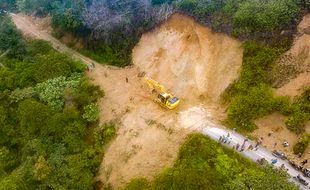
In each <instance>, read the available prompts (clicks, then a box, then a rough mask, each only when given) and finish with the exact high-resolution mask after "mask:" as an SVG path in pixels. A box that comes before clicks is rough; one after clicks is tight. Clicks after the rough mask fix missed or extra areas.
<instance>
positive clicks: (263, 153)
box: [200, 125, 310, 190]
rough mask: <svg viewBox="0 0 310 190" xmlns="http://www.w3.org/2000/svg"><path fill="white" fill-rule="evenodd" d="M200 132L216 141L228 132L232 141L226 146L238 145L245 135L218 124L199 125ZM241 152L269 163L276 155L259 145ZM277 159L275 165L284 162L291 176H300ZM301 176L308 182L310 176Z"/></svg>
mask: <svg viewBox="0 0 310 190" xmlns="http://www.w3.org/2000/svg"><path fill="white" fill-rule="evenodd" d="M200 132H201V133H203V134H205V135H207V136H209V137H211V138H212V139H214V140H216V141H218V139H219V138H220V136H223V135H224V136H226V135H227V134H228V133H229V134H230V137H231V138H232V141H231V143H230V144H229V145H228V144H226V145H227V146H229V147H232V146H233V145H236V144H237V143H239V144H240V145H241V144H242V143H243V141H244V139H245V137H244V136H242V135H240V134H238V133H236V132H233V131H232V130H228V129H225V128H224V127H221V128H219V127H218V126H215V125H214V126H204V127H201V128H200ZM250 144H252V145H253V146H254V145H255V144H256V142H254V141H248V142H247V143H246V147H248V146H249V145H250ZM240 153H241V154H243V155H244V156H245V157H247V158H249V159H251V160H253V161H256V160H258V159H261V158H265V159H266V160H267V161H268V162H269V163H271V159H275V158H276V157H274V156H273V155H272V153H271V152H270V151H269V150H267V149H266V148H264V147H261V146H260V148H259V149H258V150H257V151H254V150H251V151H249V150H245V151H243V152H240ZM277 159H278V162H277V163H276V164H275V166H276V167H280V166H281V165H282V164H284V166H285V168H287V169H288V174H290V175H291V176H292V177H294V176H297V175H298V174H300V175H301V176H303V175H302V173H301V172H299V171H297V170H296V169H295V168H293V167H292V166H291V165H290V164H289V163H288V161H287V160H281V159H279V158H277ZM303 178H304V179H305V180H306V181H307V182H308V183H309V184H310V178H306V177H304V176H303ZM290 180H291V181H293V182H295V183H296V184H297V185H299V187H300V188H301V189H307V190H309V188H308V187H306V186H304V185H302V184H300V183H298V182H296V181H295V180H294V179H293V178H291V179H290Z"/></svg>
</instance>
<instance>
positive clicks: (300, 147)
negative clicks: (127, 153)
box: [293, 134, 310, 154]
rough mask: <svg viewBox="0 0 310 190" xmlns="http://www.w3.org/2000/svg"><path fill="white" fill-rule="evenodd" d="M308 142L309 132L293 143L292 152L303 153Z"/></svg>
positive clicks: (309, 139)
mask: <svg viewBox="0 0 310 190" xmlns="http://www.w3.org/2000/svg"><path fill="white" fill-rule="evenodd" d="M309 144H310V134H305V135H303V136H302V137H301V138H300V140H299V141H298V142H297V143H296V144H295V145H294V147H293V151H294V154H299V153H302V154H303V153H304V152H305V150H306V149H307V147H308V145H309Z"/></svg>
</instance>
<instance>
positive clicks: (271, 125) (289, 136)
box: [252, 113, 310, 167]
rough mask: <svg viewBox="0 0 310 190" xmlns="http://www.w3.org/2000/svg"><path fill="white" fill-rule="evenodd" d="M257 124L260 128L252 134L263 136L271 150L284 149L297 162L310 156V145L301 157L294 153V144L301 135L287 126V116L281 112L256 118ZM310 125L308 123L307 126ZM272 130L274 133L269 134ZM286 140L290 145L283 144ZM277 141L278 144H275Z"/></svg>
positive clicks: (264, 143)
mask: <svg viewBox="0 0 310 190" xmlns="http://www.w3.org/2000/svg"><path fill="white" fill-rule="evenodd" d="M255 124H256V125H257V126H258V129H257V130H255V131H254V132H253V133H252V135H253V136H255V137H257V138H260V137H263V138H264V140H263V145H264V146H266V147H267V148H268V149H269V150H280V151H283V152H284V153H285V154H286V155H287V156H288V158H290V159H291V160H294V161H296V162H297V163H300V162H301V161H303V160H304V159H309V158H310V146H309V147H308V148H307V150H306V151H305V153H304V154H303V156H302V157H301V158H298V157H297V156H296V155H294V154H293V145H294V144H296V142H297V141H298V139H299V136H297V135H296V134H295V133H293V132H291V131H289V130H288V129H287V128H286V126H285V117H284V116H282V115H281V114H279V113H272V114H270V115H268V116H265V117H262V118H260V119H258V120H256V121H255ZM309 124H310V123H309ZM309 127H310V125H308V127H307V128H309ZM270 132H272V135H271V136H268V133H270ZM285 141H287V142H288V143H289V144H290V146H289V147H284V146H282V143H283V142H285ZM275 143H276V146H274V145H275ZM307 167H310V163H308V164H307Z"/></svg>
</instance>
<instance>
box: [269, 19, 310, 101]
mask: <svg viewBox="0 0 310 190" xmlns="http://www.w3.org/2000/svg"><path fill="white" fill-rule="evenodd" d="M309 28H310V14H308V15H305V16H304V18H303V20H302V21H301V22H300V24H299V25H298V27H297V30H298V34H297V35H296V38H295V40H294V44H293V46H292V47H291V49H290V50H289V51H287V52H286V53H285V54H284V55H283V56H282V58H281V59H280V60H279V62H278V64H277V65H276V69H275V71H274V75H275V78H277V79H276V80H275V83H274V86H275V87H278V88H277V89H275V94H276V95H279V96H285V95H287V96H291V97H294V96H298V95H300V94H301V93H302V92H303V88H304V87H305V86H309V84H310V77H309V76H310V33H308V32H307V31H308V29H309Z"/></svg>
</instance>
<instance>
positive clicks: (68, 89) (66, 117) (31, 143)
mask: <svg viewBox="0 0 310 190" xmlns="http://www.w3.org/2000/svg"><path fill="white" fill-rule="evenodd" d="M0 44H1V45H0V189H1V190H2V189H3V190H8V189H10V190H13V189H16V190H17V189H83V190H85V189H92V187H93V186H94V184H93V183H94V182H93V177H94V175H95V174H96V172H97V170H98V165H99V163H100V161H101V156H102V151H103V145H104V144H105V143H106V142H108V140H109V139H110V138H111V137H112V136H113V135H114V133H115V130H114V125H113V124H105V125H101V126H98V115H99V109H98V107H97V105H96V102H97V100H98V98H100V97H102V96H103V95H104V94H103V92H102V91H101V90H100V89H99V87H97V86H93V85H91V84H90V82H89V80H88V79H87V78H86V77H85V76H84V70H85V66H84V65H83V64H82V63H80V62H78V61H75V60H72V59H71V58H69V57H68V56H67V55H64V54H61V53H58V52H56V51H55V50H53V49H52V48H51V46H50V44H48V43H47V42H45V41H40V40H34V41H28V40H25V39H23V37H22V36H21V34H20V32H19V31H17V30H16V28H15V26H14V24H13V23H12V22H11V20H10V18H9V17H7V16H0Z"/></svg>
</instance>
